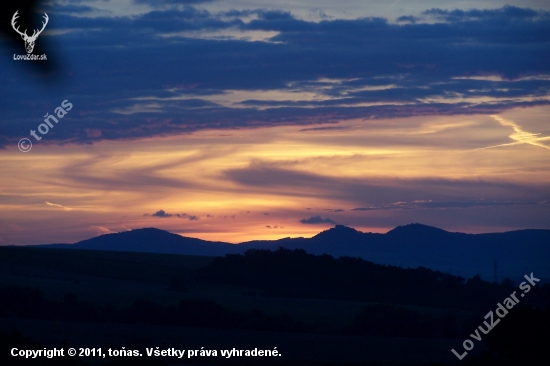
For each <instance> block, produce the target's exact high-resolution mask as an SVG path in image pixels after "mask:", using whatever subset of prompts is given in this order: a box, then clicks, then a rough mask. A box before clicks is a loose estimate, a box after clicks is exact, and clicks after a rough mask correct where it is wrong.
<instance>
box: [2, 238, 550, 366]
mask: <svg viewBox="0 0 550 366" xmlns="http://www.w3.org/2000/svg"><path fill="white" fill-rule="evenodd" d="M514 290H516V291H518V290H517V284H513V283H511V282H507V281H503V283H502V284H498V285H497V284H490V283H487V282H483V281H481V280H480V279H479V278H474V279H469V280H465V279H462V278H459V277H453V276H450V275H444V274H441V273H439V272H433V271H430V270H427V269H418V270H404V269H401V268H398V267H389V266H378V265H374V264H371V263H369V262H364V261H361V260H357V259H352V258H349V259H341V260H336V259H334V258H332V257H328V256H311V255H307V254H306V253H305V252H303V251H289V250H285V251H277V252H267V251H255V252H250V253H248V254H247V255H244V256H243V255H233V256H228V257H225V258H218V259H215V258H213V257H194V256H180V255H163V254H146V253H126V252H102V251H80V250H64V249H38V248H15V247H3V248H0V337H1V339H0V341H1V342H0V344H2V346H1V347H2V351H1V352H2V354H1V356H0V363H1V364H2V365H4V364H5V365H17V364H31V365H42V364H48V365H49V364H55V365H62V364H75V365H86V364H87V365H122V364H128V365H139V364H151V365H153V364H154V365H168V364H204V365H246V364H251V365H270V364H274V365H283V364H284V365H444V364H458V363H462V364H465V365H468V364H480V365H481V364H486V365H492V364H494V365H497V364H499V365H500V364H502V365H504V364H512V363H507V362H512V361H514V357H516V356H515V353H513V352H512V353H510V352H509V351H506V350H507V349H518V351H519V352H520V353H523V358H522V359H523V360H525V359H526V357H527V358H529V357H530V355H531V356H533V360H536V358H535V356H536V354H537V352H539V351H537V350H538V348H539V347H542V346H539V343H540V339H541V338H540V337H537V336H536V334H537V333H536V332H538V331H539V330H540V329H544V328H543V327H544V326H545V325H544V322H548V314H549V312H548V311H546V312H544V311H543V310H542V309H545V308H546V307H547V306H548V301H550V296H549V295H548V294H549V293H550V286H549V285H544V286H542V285H540V286H538V287H536V286H535V287H534V288H532V289H531V292H530V293H529V294H526V296H525V301H524V303H525V305H528V306H525V308H520V307H519V306H518V308H517V309H512V311H511V312H510V315H509V316H508V317H506V318H503V319H502V321H501V324H502V325H499V328H495V329H494V330H492V331H491V332H490V333H489V334H488V335H484V334H483V333H481V335H482V338H483V340H482V341H481V342H479V341H473V342H474V344H475V347H474V349H473V350H472V352H470V353H469V354H468V355H467V356H466V357H465V358H464V359H463V360H462V361H459V360H458V359H457V357H456V356H454V355H453V354H452V353H451V348H454V349H456V350H457V351H460V352H459V353H463V352H464V349H463V346H462V344H463V341H464V340H465V339H467V338H469V337H470V336H469V335H470V334H471V333H472V332H474V331H475V330H476V328H477V327H478V326H479V325H481V324H482V323H483V320H485V319H484V318H483V317H484V315H485V314H486V313H487V312H488V311H490V310H494V308H495V307H496V304H497V302H499V301H502V300H504V299H505V298H506V297H507V296H508V295H509V294H510V293H511V292H512V291H514ZM522 305H524V304H522ZM532 319H534V320H535V321H533V322H531V320H532ZM533 327H534V328H533ZM499 329H502V332H501V333H503V334H504V335H501V333H499V332H498V331H499ZM546 329H548V328H546ZM506 334H515V335H514V336H517V337H519V338H521V339H523V342H520V341H515V338H513V337H510V336H508V337H507V336H506ZM491 337H492V338H491ZM519 338H518V339H519ZM470 339H471V338H470ZM542 339H545V338H542ZM506 342H508V343H509V342H515V343H513V344H507V343H506ZM13 347H17V348H19V349H40V348H43V347H65V349H67V348H68V347H74V348H77V349H78V348H80V347H83V348H92V347H101V348H102V352H106V350H108V349H109V348H111V349H112V350H121V349H123V347H125V348H124V350H139V351H140V352H141V353H142V354H143V355H144V356H143V357H106V358H105V359H103V358H98V357H95V358H94V357H80V358H79V357H75V358H69V357H64V358H54V359H51V360H49V359H45V358H42V359H35V360H29V361H27V362H22V361H24V359H21V358H15V357H12V356H10V355H9V353H10V350H11V349H12V348H13ZM155 347H159V349H160V350H162V349H169V348H175V349H185V350H189V349H194V350H201V347H204V349H203V350H210V351H212V350H217V356H216V357H214V356H208V357H207V356H202V357H201V356H200V353H199V352H197V356H194V357H191V358H188V357H187V356H185V357H183V358H181V359H178V358H176V357H164V358H163V357H145V354H146V348H155ZM275 347H276V348H277V352H279V353H280V354H281V356H277V357H231V358H226V357H221V355H220V351H221V350H231V349H233V348H236V349H243V350H250V349H255V348H258V349H262V350H271V351H273V350H274V348H275ZM506 352H508V353H506ZM497 353H498V354H497ZM17 362H22V363H17ZM48 362H50V363H48ZM530 364H536V363H530ZM540 364H541V365H542V364H544V363H540Z"/></svg>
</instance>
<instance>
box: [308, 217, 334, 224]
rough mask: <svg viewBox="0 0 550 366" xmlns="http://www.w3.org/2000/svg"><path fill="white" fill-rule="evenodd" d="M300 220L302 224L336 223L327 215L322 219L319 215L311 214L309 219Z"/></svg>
mask: <svg viewBox="0 0 550 366" xmlns="http://www.w3.org/2000/svg"><path fill="white" fill-rule="evenodd" d="M300 222H301V223H302V224H313V225H315V224H333V225H334V224H336V223H335V222H334V221H333V220H331V219H329V218H328V217H327V218H325V219H323V218H321V216H311V217H310V218H309V219H301V220H300Z"/></svg>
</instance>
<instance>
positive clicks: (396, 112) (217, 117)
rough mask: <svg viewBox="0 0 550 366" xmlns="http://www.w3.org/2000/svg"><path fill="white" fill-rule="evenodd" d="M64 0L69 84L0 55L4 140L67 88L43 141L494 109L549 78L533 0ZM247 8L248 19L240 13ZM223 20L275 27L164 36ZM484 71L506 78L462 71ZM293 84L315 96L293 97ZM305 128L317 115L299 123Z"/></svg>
mask: <svg viewBox="0 0 550 366" xmlns="http://www.w3.org/2000/svg"><path fill="white" fill-rule="evenodd" d="M162 4H173V2H171V1H166V2H162ZM181 4H190V2H182V3H181ZM71 6H72V7H73V8H71V7H68V6H65V7H63V6H59V11H60V12H61V13H57V14H56V16H55V17H53V16H52V19H51V24H50V25H49V26H48V27H50V26H51V30H59V31H66V33H62V34H60V35H56V36H55V37H51V38H55V39H56V41H58V44H59V45H62V46H63V48H62V49H63V52H64V57H63V59H64V60H67V67H66V68H65V69H63V70H62V72H61V73H60V75H59V77H60V78H61V77H63V78H66V79H67V80H70V83H69V84H68V85H65V86H64V87H59V88H57V89H52V91H49V92H48V93H45V92H43V91H40V90H37V89H35V88H32V87H29V86H28V85H34V84H33V83H35V81H36V80H35V79H33V78H32V77H31V76H28V75H21V73H20V71H21V70H19V69H17V67H19V65H17V64H16V63H14V62H13V60H7V61H6V60H3V61H2V60H0V70H2V71H0V73H5V74H6V75H8V74H9V75H12V74H13V75H16V76H15V77H13V78H7V77H6V78H3V80H4V85H3V88H4V90H9V93H7V92H5V93H3V94H2V98H1V99H0V108H1V109H2V112H3V114H2V116H3V118H2V121H0V147H5V145H6V144H9V143H13V142H15V143H16V142H17V141H18V140H19V139H20V138H22V137H23V136H22V135H28V131H30V130H31V129H35V130H36V127H37V125H38V124H39V123H40V122H41V119H40V117H41V116H43V115H44V114H45V113H46V112H50V113H51V111H53V109H55V107H56V106H57V105H59V103H60V102H61V101H62V100H64V99H69V100H70V101H71V102H72V103H73V104H74V106H75V107H74V110H73V111H71V112H70V114H69V115H68V116H67V117H65V119H66V120H67V121H69V120H70V121H71V123H65V124H64V125H63V127H61V125H59V126H56V128H55V129H54V130H52V131H51V132H50V133H49V134H48V136H47V139H48V142H50V143H61V142H74V143H93V142H95V141H99V140H116V139H128V138H142V137H151V136H163V135H168V134H177V133H187V132H193V131H197V130H201V129H207V128H222V129H223V128H227V129H234V128H243V127H249V126H255V127H258V126H274V125H284V124H296V125H304V127H305V126H310V125H312V124H316V123H327V122H336V121H339V120H345V119H352V118H395V117H408V116H417V115H437V114H440V115H454V114H494V113H499V112H502V111H503V110H506V109H509V108H513V107H520V106H532V105H541V104H548V103H549V102H548V100H547V99H546V97H547V96H548V94H549V93H550V80H548V78H538V79H537V77H536V76H537V75H549V74H550V63H548V59H550V48H548V44H549V43H550V15H549V14H548V13H546V12H542V11H536V10H532V9H521V8H515V7H504V8H501V9H494V10H479V11H478V10H468V11H444V10H440V9H432V10H429V11H427V12H425V13H423V14H422V16H424V17H435V18H438V19H439V20H441V21H440V22H436V23H435V24H426V23H420V22H417V23H412V22H411V19H409V20H408V21H407V22H405V21H404V20H406V19H402V20H403V22H401V23H398V24H391V23H388V22H387V21H386V20H385V19H381V18H365V19H355V20H323V21H321V22H318V23H316V22H309V21H305V20H300V19H296V18H294V17H293V16H292V14H290V13H288V12H280V11H268V10H265V9H257V10H249V11H232V12H226V13H224V14H212V13H210V12H208V11H206V10H200V9H196V8H194V7H192V6H183V7H178V8H177V9H173V10H165V9H158V10H155V11H151V12H149V13H146V14H143V15H139V16H134V17H117V18H114V17H107V16H103V17H94V18H87V17H82V16H72V15H69V14H67V13H66V11H67V10H70V9H72V10H78V9H76V8H74V5H71ZM81 10H82V11H85V10H86V9H84V8H81ZM88 10H89V9H88ZM86 11H87V10H86ZM228 14H231V16H228ZM250 14H255V15H257V19H256V20H253V21H251V22H249V23H245V22H243V21H242V20H241V19H239V16H246V15H250ZM48 29H50V28H48ZM228 29H232V30H239V31H242V32H248V31H275V32H278V34H277V35H275V36H274V37H272V38H271V39H270V40H269V41H270V42H250V41H247V40H239V39H231V38H230V37H229V38H225V39H199V38H192V37H191V36H189V35H188V36H187V37H184V36H183V35H181V34H180V35H179V36H167V35H174V34H179V33H181V32H196V33H197V34H200V32H203V31H224V30H228ZM41 39H42V38H41ZM44 39H45V40H46V39H48V37H44ZM2 42H4V41H1V40H0V47H1V46H3V44H2ZM275 42H278V43H275ZM487 75H492V76H500V77H501V78H502V81H495V80H494V78H493V79H490V78H488V79H486V80H473V79H465V78H464V77H471V76H487ZM528 76H532V77H531V78H526V77H528ZM457 77H463V78H462V79H457ZM334 80H336V81H334ZM231 90H248V91H252V90H265V91H269V90H282V91H292V92H294V93H293V95H296V96H298V98H297V99H295V100H286V101H285V100H264V99H266V98H263V99H260V98H258V99H248V100H239V101H236V104H234V105H227V104H225V105H221V104H220V103H219V102H216V98H213V96H215V95H219V96H220V97H219V98H218V99H220V100H221V99H223V98H222V96H224V94H227V93H228V92H229V91H231ZM300 92H307V93H316V94H317V95H318V96H319V98H313V99H312V98H299V96H300ZM478 97H483V98H486V99H487V98H489V100H485V101H482V100H481V99H480V100H479V101H476V99H475V98H478ZM206 98H208V99H206ZM457 98H458V99H462V100H463V101H461V102H456V101H454V100H455V99H457ZM491 98H494V100H491ZM526 98H531V99H532V100H530V101H525V99H526ZM368 104H371V106H369V105H368ZM64 121H65V120H64ZM76 121H78V123H76ZM309 128H316V127H314V126H313V127H308V128H304V130H305V131H307V130H308V129H309ZM321 128H323V129H326V128H327V127H321ZM329 128H340V127H329ZM90 129H94V130H96V131H101V133H97V134H89V133H87V132H86V130H90Z"/></svg>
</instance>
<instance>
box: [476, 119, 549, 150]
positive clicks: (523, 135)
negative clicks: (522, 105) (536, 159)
mask: <svg viewBox="0 0 550 366" xmlns="http://www.w3.org/2000/svg"><path fill="white" fill-rule="evenodd" d="M491 117H493V118H494V119H495V120H497V121H498V122H499V123H500V124H501V125H503V126H508V127H512V128H513V129H514V133H513V134H511V135H510V136H509V137H510V138H511V139H512V140H515V142H510V143H507V144H499V145H494V146H488V147H482V148H480V149H479V150H483V149H493V148H495V147H502V146H513V145H521V144H529V145H533V146H538V147H542V148H544V149H547V150H550V146H548V145H544V144H543V143H541V141H550V136H542V137H541V136H539V135H540V133H531V132H527V131H524V130H522V129H521V127H520V126H518V125H517V124H516V123H515V122H514V121H510V120H506V119H504V118H502V117H499V116H491Z"/></svg>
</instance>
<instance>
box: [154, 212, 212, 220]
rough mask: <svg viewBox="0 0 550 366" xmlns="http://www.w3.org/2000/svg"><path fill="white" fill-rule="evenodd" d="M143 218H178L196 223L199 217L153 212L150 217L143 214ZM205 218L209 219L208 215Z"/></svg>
mask: <svg viewBox="0 0 550 366" xmlns="http://www.w3.org/2000/svg"><path fill="white" fill-rule="evenodd" d="M143 216H153V217H161V218H165V217H179V218H182V219H188V220H191V221H197V220H199V217H198V216H196V215H188V214H186V213H184V214H179V213H178V214H169V213H167V212H166V211H164V210H158V211H157V212H155V213H154V214H152V215H149V214H145V215H143ZM207 217H211V216H209V215H207Z"/></svg>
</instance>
